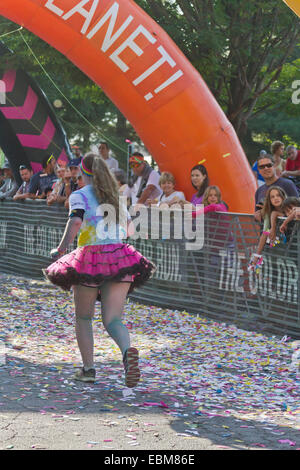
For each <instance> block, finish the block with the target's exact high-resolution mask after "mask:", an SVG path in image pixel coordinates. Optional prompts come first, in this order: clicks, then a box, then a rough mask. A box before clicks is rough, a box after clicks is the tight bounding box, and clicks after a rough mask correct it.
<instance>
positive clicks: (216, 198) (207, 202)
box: [193, 186, 228, 217]
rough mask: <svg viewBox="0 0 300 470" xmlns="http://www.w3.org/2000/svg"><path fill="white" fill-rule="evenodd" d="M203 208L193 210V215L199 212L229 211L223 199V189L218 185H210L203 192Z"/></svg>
mask: <svg viewBox="0 0 300 470" xmlns="http://www.w3.org/2000/svg"><path fill="white" fill-rule="evenodd" d="M202 204H203V205H204V207H203V208H201V209H199V210H197V211H193V217H195V216H196V215H197V214H202V213H204V214H207V213H208V212H228V207H227V204H225V203H224V202H223V201H222V195H221V191H220V189H219V187H218V186H208V188H206V190H205V192H204V194H203V201H202Z"/></svg>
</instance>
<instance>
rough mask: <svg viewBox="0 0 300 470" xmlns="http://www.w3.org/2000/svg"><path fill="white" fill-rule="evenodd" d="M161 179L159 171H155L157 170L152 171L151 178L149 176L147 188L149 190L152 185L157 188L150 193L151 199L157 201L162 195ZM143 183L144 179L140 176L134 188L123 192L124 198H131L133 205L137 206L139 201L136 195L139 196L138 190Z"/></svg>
mask: <svg viewBox="0 0 300 470" xmlns="http://www.w3.org/2000/svg"><path fill="white" fill-rule="evenodd" d="M159 178H160V175H159V174H158V173H157V171H155V170H153V171H151V173H150V176H149V178H148V181H147V184H146V188H147V186H150V185H153V186H155V188H154V189H153V191H152V192H151V193H150V195H149V199H156V198H158V197H159V196H160V195H161V194H162V190H161V189H160V186H159V184H158V182H159ZM141 181H142V177H141V176H139V177H138V179H137V180H136V182H135V183H134V185H133V186H132V188H129V187H128V188H126V189H125V191H124V192H123V196H126V197H131V202H132V205H134V204H136V203H137V201H138V198H137V196H136V195H137V193H138V190H139V188H140V185H141Z"/></svg>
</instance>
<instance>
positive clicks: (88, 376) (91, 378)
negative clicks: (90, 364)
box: [74, 367, 96, 382]
mask: <svg viewBox="0 0 300 470" xmlns="http://www.w3.org/2000/svg"><path fill="white" fill-rule="evenodd" d="M74 379H75V380H79V381H80V382H95V380H96V371H95V369H89V370H84V368H83V367H82V368H81V369H79V370H78V371H77V372H76V373H75V375H74Z"/></svg>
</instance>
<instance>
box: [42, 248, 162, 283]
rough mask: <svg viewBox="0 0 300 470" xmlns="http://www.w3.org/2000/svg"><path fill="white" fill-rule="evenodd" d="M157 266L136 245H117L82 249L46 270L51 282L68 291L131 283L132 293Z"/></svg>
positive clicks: (63, 257) (60, 259) (67, 255)
mask: <svg viewBox="0 0 300 470" xmlns="http://www.w3.org/2000/svg"><path fill="white" fill-rule="evenodd" d="M154 271H155V266H154V265H153V264H152V263H151V262H150V261H149V260H148V259H147V258H145V257H144V256H143V255H142V254H141V253H139V252H138V251H137V250H136V249H135V248H134V247H133V246H132V245H129V244H124V243H116V244H109V245H91V246H83V247H79V248H77V249H76V250H74V251H72V252H71V253H68V254H66V255H64V256H62V257H61V258H59V259H58V260H57V261H55V262H54V263H52V264H51V265H50V266H49V267H48V268H46V269H45V270H44V274H45V276H46V278H47V279H49V281H51V282H52V283H53V284H55V285H57V286H59V287H61V288H62V289H64V290H70V289H71V287H72V286H74V285H78V284H81V285H85V286H90V287H100V286H101V284H103V282H105V281H114V282H122V281H129V282H131V286H130V289H129V292H132V291H133V289H134V288H135V287H139V286H141V285H142V284H144V283H145V282H146V281H147V280H148V279H149V278H150V277H151V276H152V274H153V272H154Z"/></svg>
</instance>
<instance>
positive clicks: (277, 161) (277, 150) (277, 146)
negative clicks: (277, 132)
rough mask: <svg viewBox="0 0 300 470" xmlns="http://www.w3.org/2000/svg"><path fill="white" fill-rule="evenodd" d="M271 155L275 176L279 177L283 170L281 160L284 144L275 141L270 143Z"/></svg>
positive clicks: (283, 165)
mask: <svg viewBox="0 0 300 470" xmlns="http://www.w3.org/2000/svg"><path fill="white" fill-rule="evenodd" d="M271 154H272V155H273V159H274V169H275V171H276V175H277V176H281V175H282V173H283V171H284V170H285V161H284V160H283V158H282V156H283V154H284V143H283V142H280V140H275V142H272V144H271Z"/></svg>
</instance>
